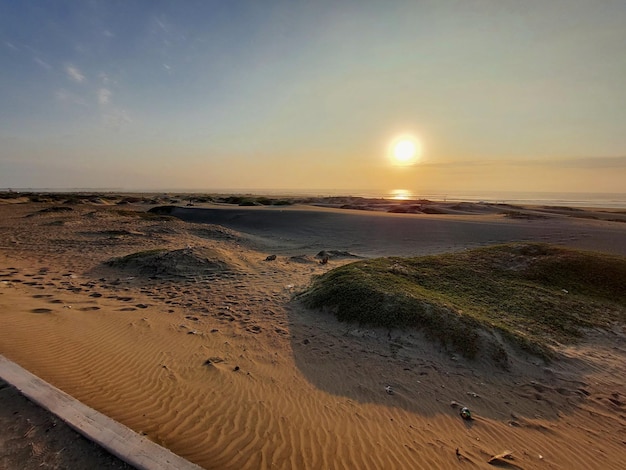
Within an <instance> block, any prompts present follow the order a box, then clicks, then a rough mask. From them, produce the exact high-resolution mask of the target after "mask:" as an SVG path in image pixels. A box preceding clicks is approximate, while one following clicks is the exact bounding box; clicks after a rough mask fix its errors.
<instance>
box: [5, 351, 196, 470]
mask: <svg viewBox="0 0 626 470" xmlns="http://www.w3.org/2000/svg"><path fill="white" fill-rule="evenodd" d="M0 378H2V379H3V380H5V381H6V382H8V383H10V384H11V385H13V386H14V387H15V388H17V389H18V390H19V391H20V392H21V393H22V394H23V395H24V396H25V397H27V398H28V399H29V400H31V401H33V402H35V403H37V404H38V405H39V406H41V407H42V408H44V409H46V410H48V411H50V412H51V413H54V414H55V415H56V416H58V417H59V418H60V419H61V420H63V421H64V422H66V423H67V424H68V425H69V426H70V427H71V428H73V429H75V430H76V431H78V432H79V433H80V434H82V435H83V436H85V437H86V438H87V439H89V440H91V441H93V442H95V443H96V444H98V445H100V446H101V447H103V448H104V449H106V450H107V451H108V452H110V453H111V454H113V455H115V456H116V457H118V458H120V459H122V460H123V461H124V462H126V463H128V464H129V465H132V466H133V467H135V468H137V469H139V470H200V469H201V467H199V466H198V465H196V464H193V463H191V462H189V461H187V460H185V459H183V458H182V457H180V456H178V455H176V454H174V453H173V452H171V451H169V450H167V449H165V448H164V447H161V446H160V445H158V444H155V443H154V442H152V441H151V440H149V439H147V438H145V437H143V436H141V435H139V434H137V433H136V432H135V431H133V430H132V429H130V428H128V427H126V426H124V425H123V424H121V423H118V422H117V421H114V420H112V419H111V418H109V417H108V416H105V415H103V414H102V413H100V412H98V411H96V410H94V409H93V408H90V407H88V406H87V405H84V404H83V403H81V402H79V401H78V400H76V399H75V398H72V397H71V396H70V395H68V394H67V393H65V392H63V391H61V390H59V389H58V388H56V387H54V386H52V385H50V384H49V383H47V382H45V381H43V380H41V379H40V378H39V377H37V376H35V375H33V374H31V373H30V372H28V371H27V370H26V369H24V368H22V367H20V366H19V365H17V364H15V363H14V362H12V361H9V360H8V359H7V358H5V357H4V356H3V355H1V354H0Z"/></svg>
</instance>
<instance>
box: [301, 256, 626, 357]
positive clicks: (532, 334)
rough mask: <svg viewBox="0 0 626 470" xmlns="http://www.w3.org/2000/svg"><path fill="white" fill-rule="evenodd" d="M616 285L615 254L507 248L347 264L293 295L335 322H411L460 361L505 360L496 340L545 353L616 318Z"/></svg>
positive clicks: (624, 275) (625, 273)
mask: <svg viewBox="0 0 626 470" xmlns="http://www.w3.org/2000/svg"><path fill="white" fill-rule="evenodd" d="M625 282H626V258H625V257H619V256H610V255H604V254H599V253H591V252H584V251H577V250H571V249H565V248H560V247H554V246H550V245H543V244H507V245H497V246H492V247H488V248H481V249H476V250H471V251H466V252H463V253H453V254H445V255H436V256H426V257H417V258H395V257H392V258H379V259H373V260H367V261H360V262H356V263H352V264H348V265H345V266H342V267H339V268H336V269H333V270H332V271H329V272H328V273H326V274H324V275H323V276H320V277H318V278H317V279H315V280H314V282H313V283H312V285H311V286H310V288H309V289H308V290H307V291H306V292H305V293H303V294H302V295H301V298H302V300H303V302H304V303H305V305H307V306H308V307H310V308H316V309H319V308H324V309H330V310H331V311H333V312H334V313H335V314H336V316H337V318H338V319H339V320H342V321H350V322H357V323H360V324H368V325H373V326H382V327H388V328H418V329H420V330H422V331H424V333H425V334H426V335H427V336H428V337H430V338H431V339H433V340H436V341H439V342H440V343H442V344H443V345H445V346H446V347H448V348H450V349H452V350H455V351H458V352H460V353H461V354H463V355H464V356H465V357H468V358H474V357H476V356H477V355H478V353H479V352H481V351H483V352H487V353H488V354H489V355H490V356H492V359H494V360H495V361H496V362H506V353H505V351H504V348H503V347H502V345H501V344H500V342H499V340H498V336H499V337H502V338H505V339H506V340H508V341H509V342H511V343H513V345H515V346H517V347H519V348H521V349H523V350H525V351H527V352H530V353H532V354H535V355H538V356H541V357H543V358H549V357H550V356H551V354H552V347H553V346H555V345H557V344H559V343H571V342H574V341H576V340H577V339H579V338H580V337H581V336H582V334H583V331H584V329H585V328H594V327H607V326H609V325H611V324H613V323H614V322H616V321H617V322H621V323H625V322H626V289H624V284H625ZM493 333H498V335H494V334H493ZM498 358H500V359H498Z"/></svg>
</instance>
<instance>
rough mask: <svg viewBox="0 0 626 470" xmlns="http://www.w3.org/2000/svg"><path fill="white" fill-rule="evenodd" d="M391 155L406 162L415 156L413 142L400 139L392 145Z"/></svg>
mask: <svg viewBox="0 0 626 470" xmlns="http://www.w3.org/2000/svg"><path fill="white" fill-rule="evenodd" d="M393 156H394V157H395V159H396V160H398V161H399V162H403V163H404V162H408V161H410V160H411V159H412V158H413V157H414V156H415V144H414V143H413V142H411V141H410V140H401V141H400V142H398V143H397V144H396V145H395V146H394V147H393Z"/></svg>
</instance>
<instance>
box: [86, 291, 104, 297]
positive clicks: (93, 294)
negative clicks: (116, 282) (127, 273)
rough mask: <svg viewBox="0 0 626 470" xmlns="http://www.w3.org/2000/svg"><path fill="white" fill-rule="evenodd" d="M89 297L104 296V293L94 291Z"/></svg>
mask: <svg viewBox="0 0 626 470" xmlns="http://www.w3.org/2000/svg"><path fill="white" fill-rule="evenodd" d="M89 297H102V294H101V293H100V292H93V293H92V294H89Z"/></svg>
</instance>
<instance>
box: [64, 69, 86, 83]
mask: <svg viewBox="0 0 626 470" xmlns="http://www.w3.org/2000/svg"><path fill="white" fill-rule="evenodd" d="M65 72H66V73H67V76H68V77H69V78H70V80H73V81H75V82H77V83H83V82H84V81H85V76H84V75H83V74H82V72H81V71H80V70H79V69H78V67H75V66H74V65H71V64H69V65H67V66H66V67H65Z"/></svg>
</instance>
